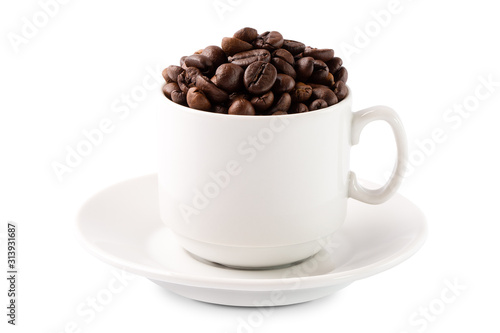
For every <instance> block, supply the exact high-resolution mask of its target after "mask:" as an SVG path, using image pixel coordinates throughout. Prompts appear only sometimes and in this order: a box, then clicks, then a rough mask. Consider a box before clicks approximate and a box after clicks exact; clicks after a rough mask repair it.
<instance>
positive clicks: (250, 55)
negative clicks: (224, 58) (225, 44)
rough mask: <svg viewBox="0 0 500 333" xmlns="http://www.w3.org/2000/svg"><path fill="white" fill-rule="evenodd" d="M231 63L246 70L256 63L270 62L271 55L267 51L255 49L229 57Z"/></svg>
mask: <svg viewBox="0 0 500 333" xmlns="http://www.w3.org/2000/svg"><path fill="white" fill-rule="evenodd" d="M229 61H230V62H231V63H233V64H235V65H238V66H241V67H243V68H245V67H247V66H248V65H250V64H251V63H253V62H255V61H264V62H270V61H271V53H269V51H268V50H265V49H255V50H250V51H245V52H240V53H236V54H235V55H234V56H232V57H229Z"/></svg>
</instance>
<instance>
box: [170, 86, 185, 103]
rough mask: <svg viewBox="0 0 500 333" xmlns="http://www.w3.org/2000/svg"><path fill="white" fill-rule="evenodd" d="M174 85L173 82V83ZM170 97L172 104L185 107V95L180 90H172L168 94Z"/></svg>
mask: <svg viewBox="0 0 500 333" xmlns="http://www.w3.org/2000/svg"><path fill="white" fill-rule="evenodd" d="M174 83H175V82H174ZM170 97H171V99H172V102H174V103H177V104H181V105H186V104H187V103H186V93H185V92H183V91H182V90H180V88H179V89H178V90H177V89H176V90H172V92H171V93H170Z"/></svg>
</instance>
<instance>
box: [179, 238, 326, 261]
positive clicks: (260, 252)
mask: <svg viewBox="0 0 500 333" xmlns="http://www.w3.org/2000/svg"><path fill="white" fill-rule="evenodd" d="M327 237H328V236H327ZM176 238H177V240H178V242H179V244H180V245H181V246H182V247H183V248H184V249H185V250H186V251H187V252H189V253H190V254H191V255H192V256H193V257H194V258H196V259H198V260H199V261H201V262H204V263H207V264H212V265H221V266H225V267H229V268H233V269H247V270H265V269H277V268H283V267H288V266H293V265H296V264H298V263H300V262H302V261H304V260H307V259H308V258H310V257H312V256H313V255H315V254H316V253H318V252H319V251H320V250H321V248H322V246H321V244H322V240H323V239H324V238H321V239H316V240H312V241H308V242H304V243H299V244H292V245H284V246H272V247H265V246H257V247H244V246H230V245H219V244H212V243H206V242H201V241H197V240H194V239H191V238H187V237H184V236H181V235H178V234H176ZM325 238H326V237H325Z"/></svg>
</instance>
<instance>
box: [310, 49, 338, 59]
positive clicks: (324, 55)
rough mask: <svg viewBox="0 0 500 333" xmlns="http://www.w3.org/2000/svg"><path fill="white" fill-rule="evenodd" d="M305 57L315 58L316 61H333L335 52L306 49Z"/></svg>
mask: <svg viewBox="0 0 500 333" xmlns="http://www.w3.org/2000/svg"><path fill="white" fill-rule="evenodd" d="M304 57H313V58H314V59H316V60H322V61H328V60H331V59H333V50H332V49H316V48H311V47H306V48H305V50H304Z"/></svg>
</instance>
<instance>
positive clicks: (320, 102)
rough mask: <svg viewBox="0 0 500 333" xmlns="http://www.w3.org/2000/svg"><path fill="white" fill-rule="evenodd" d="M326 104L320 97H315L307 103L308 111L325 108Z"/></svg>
mask: <svg viewBox="0 0 500 333" xmlns="http://www.w3.org/2000/svg"><path fill="white" fill-rule="evenodd" d="M327 106H328V104H327V103H326V101H324V100H322V99H316V100H314V101H312V102H311V104H309V111H314V110H319V109H323V108H326V107H327Z"/></svg>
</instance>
